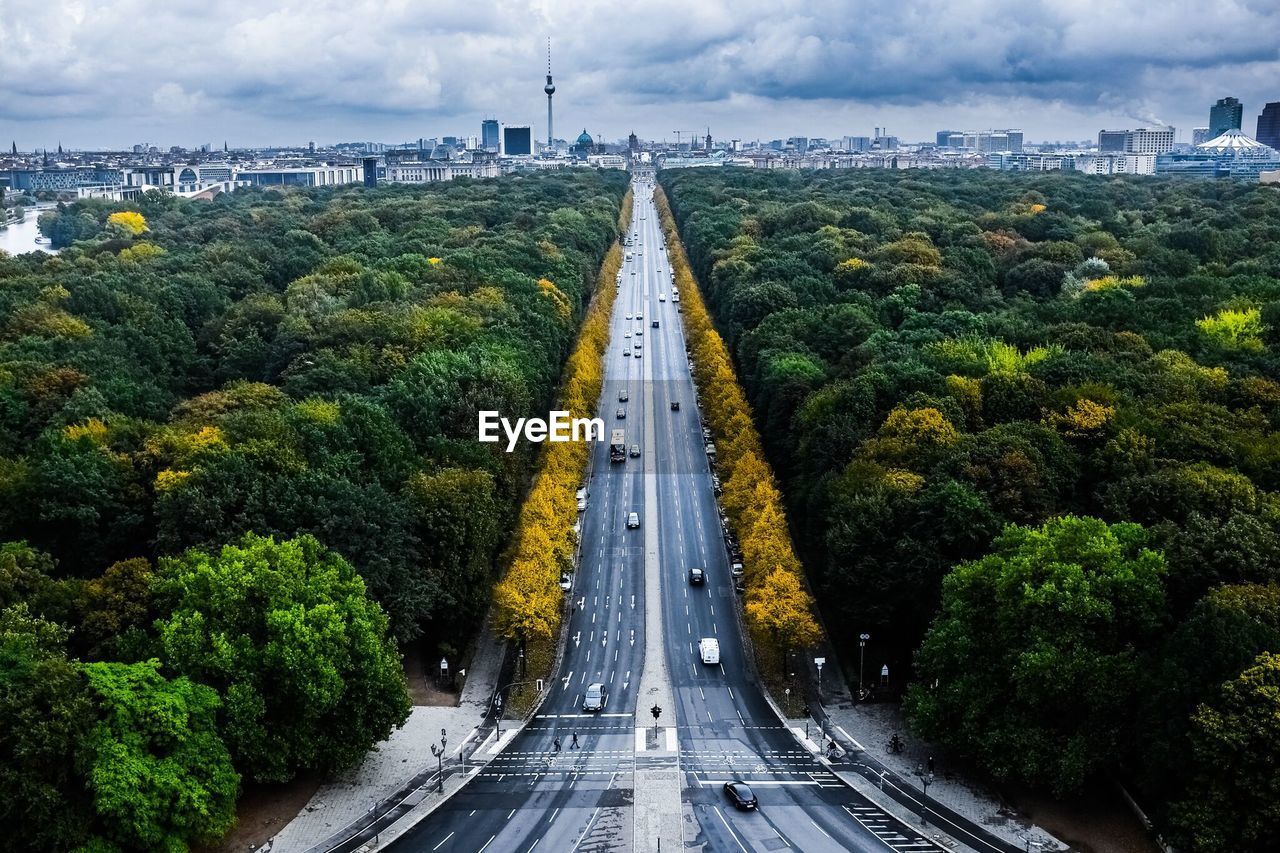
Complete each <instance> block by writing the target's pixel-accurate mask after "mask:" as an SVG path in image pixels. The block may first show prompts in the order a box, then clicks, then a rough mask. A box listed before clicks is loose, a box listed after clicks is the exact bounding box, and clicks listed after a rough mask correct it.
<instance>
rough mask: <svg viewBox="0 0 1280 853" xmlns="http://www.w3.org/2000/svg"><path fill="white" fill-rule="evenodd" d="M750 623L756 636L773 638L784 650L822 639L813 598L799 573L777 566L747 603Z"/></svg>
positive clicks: (783, 655)
mask: <svg viewBox="0 0 1280 853" xmlns="http://www.w3.org/2000/svg"><path fill="white" fill-rule="evenodd" d="M746 613H747V624H748V626H750V628H751V630H752V633H753V634H755V635H756V636H766V637H769V638H770V639H772V640H773V642H774V644H775V645H776V646H777V648H778V649H779V650H780V651H781V652H782V655H781V658H782V661H783V663H784V666H785V661H786V653H787V652H788V651H790V650H791V649H796V648H803V647H805V646H812V645H814V644H816V643H817V642H818V641H819V640H821V639H822V629H821V628H820V627H819V626H818V620H817V619H815V618H814V616H813V600H812V598H811V597H810V596H809V593H808V592H806V591H805V589H804V586H803V585H802V584H801V582H800V577H799V575H798V574H797V573H795V572H792V571H787V570H786V569H784V568H782V567H775V568H774V569H773V570H772V571H770V572H769V573H768V574H766V575H765V577H764V580H763V581H762V582H761V583H760V584H759V585H758V587H757V588H756V591H755V593H754V594H753V595H751V596H750V597H749V598H748V601H747V605H746Z"/></svg>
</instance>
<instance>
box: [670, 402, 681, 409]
mask: <svg viewBox="0 0 1280 853" xmlns="http://www.w3.org/2000/svg"><path fill="white" fill-rule="evenodd" d="M671 411H673V412H678V411H680V401H679V400H672V401H671Z"/></svg>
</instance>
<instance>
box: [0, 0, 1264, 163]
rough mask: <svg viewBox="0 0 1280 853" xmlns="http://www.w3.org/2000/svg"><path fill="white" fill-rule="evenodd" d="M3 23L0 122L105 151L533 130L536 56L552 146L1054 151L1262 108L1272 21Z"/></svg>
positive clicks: (710, 8)
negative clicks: (946, 135) (79, 134)
mask: <svg viewBox="0 0 1280 853" xmlns="http://www.w3.org/2000/svg"><path fill="white" fill-rule="evenodd" d="M2 2H3V6H4V14H3V15H0V45H3V49H0V122H5V123H8V122H14V123H17V124H20V125H21V126H22V127H24V128H32V129H38V130H39V131H40V132H42V133H48V132H52V131H53V130H54V129H58V128H62V127H65V126H70V127H75V128H80V129H82V130H83V132H84V133H86V134H88V133H93V134H97V135H100V136H111V137H112V140H113V141H125V140H127V139H131V138H140V137H139V134H155V133H165V132H170V133H176V132H182V133H197V134H212V135H217V136H220V135H223V134H224V133H232V134H233V135H238V136H246V135H249V136H253V137H255V138H256V139H258V140H259V141H264V140H263V137H264V136H269V135H271V134H278V133H280V132H282V131H287V130H289V129H291V128H295V127H300V126H305V132H306V133H310V134H316V133H323V132H326V131H328V132H329V138H340V137H341V138H345V137H353V136H354V137H357V138H387V137H388V136H392V137H394V135H395V134H396V133H401V132H403V133H409V132H410V131H413V130H415V129H416V130H417V131H418V132H420V133H421V134H425V135H430V134H434V133H437V132H452V131H454V130H456V129H457V128H454V127H451V126H448V125H449V122H450V121H454V122H456V123H461V124H463V125H465V126H470V124H471V123H473V122H474V121H475V120H476V118H477V117H478V116H480V115H484V114H498V115H500V116H502V117H504V118H507V119H508V120H512V121H520V120H525V121H534V122H535V123H537V122H538V120H539V119H540V118H541V116H542V115H543V109H544V103H545V102H544V101H543V100H542V97H541V79H540V75H541V74H542V73H544V72H543V70H542V66H543V64H544V58H543V55H542V53H543V50H544V41H543V39H544V38H545V37H546V36H547V35H551V36H552V37H553V38H554V40H555V70H556V76H557V83H558V84H559V86H560V93H559V94H558V95H557V109H558V111H559V113H558V114H559V115H560V116H562V119H560V120H558V122H557V124H558V127H559V129H560V130H561V133H560V134H559V135H564V132H566V128H568V127H570V126H576V125H578V124H582V123H591V124H592V126H593V129H599V128H600V127H601V126H602V125H603V126H604V127H605V128H606V129H607V130H609V132H610V133H613V134H617V133H622V132H625V130H626V129H629V128H630V127H633V126H636V127H638V129H640V130H641V132H642V133H648V134H653V135H661V134H665V133H666V132H667V131H666V130H665V129H664V128H667V127H671V126H673V125H675V126H683V125H686V124H689V123H691V122H694V121H698V120H700V119H708V120H710V119H711V118H714V119H715V120H716V121H717V123H719V124H720V125H721V126H722V127H725V124H726V123H732V124H734V125H735V126H734V127H731V128H730V127H726V130H732V131H734V132H744V133H745V132H749V131H751V130H752V129H753V128H752V125H753V123H754V125H755V126H756V128H757V129H758V131H759V132H765V133H768V132H771V131H772V130H774V129H775V124H774V122H782V121H786V122H791V123H793V125H794V124H795V123H803V124H804V125H805V126H801V127H796V128H795V129H796V131H797V132H805V131H808V130H812V131H814V132H817V131H821V130H826V129H828V128H827V126H826V125H825V124H824V122H826V121H831V120H836V119H839V121H841V122H845V123H848V122H850V121H857V120H860V118H859V117H860V116H863V115H868V116H869V115H873V114H874V115H887V116H889V117H891V118H893V120H894V121H895V123H897V124H898V125H899V126H900V129H901V130H902V131H911V130H914V131H916V132H917V133H920V134H923V133H925V132H926V131H927V129H928V128H930V127H934V126H937V125H939V124H956V123H962V122H963V121H972V122H973V123H978V124H981V123H984V122H983V121H982V117H983V116H984V115H987V114H990V118H988V119H987V120H986V122H985V123H988V124H989V123H1005V122H1008V121H1011V120H1013V119H1015V118H1016V120H1017V121H1018V122H1020V123H1022V124H1024V125H1028V126H1030V127H1035V126H1036V120H1037V119H1039V120H1040V121H1041V122H1042V123H1043V126H1044V128H1045V133H1044V135H1049V134H1050V133H1052V132H1061V131H1062V129H1064V128H1069V127H1071V126H1072V123H1081V122H1087V124H1086V125H1085V127H1083V128H1081V131H1082V132H1085V131H1088V132H1093V129H1094V128H1095V127H1096V125H1097V123H1099V122H1102V121H1105V120H1107V119H1119V118H1123V117H1126V116H1148V117H1157V116H1158V117H1162V118H1164V120H1166V121H1171V122H1175V123H1179V124H1181V125H1182V126H1184V127H1188V126H1190V124H1200V123H1203V122H1204V120H1205V118H1206V116H1204V115H1202V114H1203V113H1205V111H1206V109H1207V104H1208V103H1209V102H1211V101H1212V100H1213V99H1214V98H1217V97H1220V96H1221V95H1224V94H1232V95H1236V96H1238V97H1241V98H1242V99H1244V100H1245V101H1246V103H1247V108H1248V109H1249V110H1256V109H1257V108H1260V106H1261V101H1262V100H1264V99H1269V100H1275V99H1280V91H1277V90H1280V82H1277V81H1280V47H1277V41H1278V40H1277V38H1276V34H1277V33H1280V4H1278V3H1276V2H1274V0H1267V2H1252V3H1249V2H1205V0H1199V2H1186V0H1166V2H1162V3H1159V4H1134V3H1119V2H1106V3H1102V2H1076V3H1070V4H1064V3H1056V2H1055V3H1047V2H1027V0H1018V2H1013V0H1008V2H1006V0H997V1H996V2H981V3H979V2H965V0H953V2H936V0H926V1H925V2H887V0H886V2H835V0H811V2H791V0H781V2H778V1H777V0H775V2H758V0H734V1H733V2H728V0H654V2H648V3H645V4H630V5H629V4H618V3H615V2H608V3H605V2H598V1H597V0H584V2H577V3H562V2H549V1H548V2H532V0H497V2H490V3H484V4H478V3H472V2H468V3H461V2H437V3H432V4H423V3H418V2H408V0H382V1H381V2H373V0H347V2H335V0H316V2H309V3H306V4H303V3H296V4H278V3H271V2H267V3H263V2H248V0H224V2H218V3H207V2H193V0H176V2H175V0H113V2H110V3H105V4H101V3H99V4H95V3H91V2H87V0H2ZM1024 116H1025V118H1023V117H1024ZM561 121H563V122H564V123H561ZM437 125H440V126H439V127H436V126H437ZM433 127H434V128H436V129H434V130H433ZM866 129H868V128H864V129H863V131H864V132H865V130H866ZM3 130H5V129H0V136H3V135H5V134H4V132H3ZM300 132H301V131H300ZM850 132H856V129H855V130H853V131H850ZM19 135H20V134H19ZM1034 135H1035V134H1034V132H1033V136H1034ZM86 142H88V140H86Z"/></svg>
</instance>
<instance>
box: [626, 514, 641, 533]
mask: <svg viewBox="0 0 1280 853" xmlns="http://www.w3.org/2000/svg"><path fill="white" fill-rule="evenodd" d="M639 526H640V513H638V512H629V513H627V529H628V530H635V529H636V528H637V527H639Z"/></svg>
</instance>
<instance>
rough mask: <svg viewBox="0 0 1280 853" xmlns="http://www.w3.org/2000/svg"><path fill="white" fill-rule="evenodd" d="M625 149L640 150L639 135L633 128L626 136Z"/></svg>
mask: <svg viewBox="0 0 1280 853" xmlns="http://www.w3.org/2000/svg"><path fill="white" fill-rule="evenodd" d="M627 150H628V151H639V150H640V137H638V136H636V132H635V131H634V130H633V131H631V135H630V136H628V137H627Z"/></svg>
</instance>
